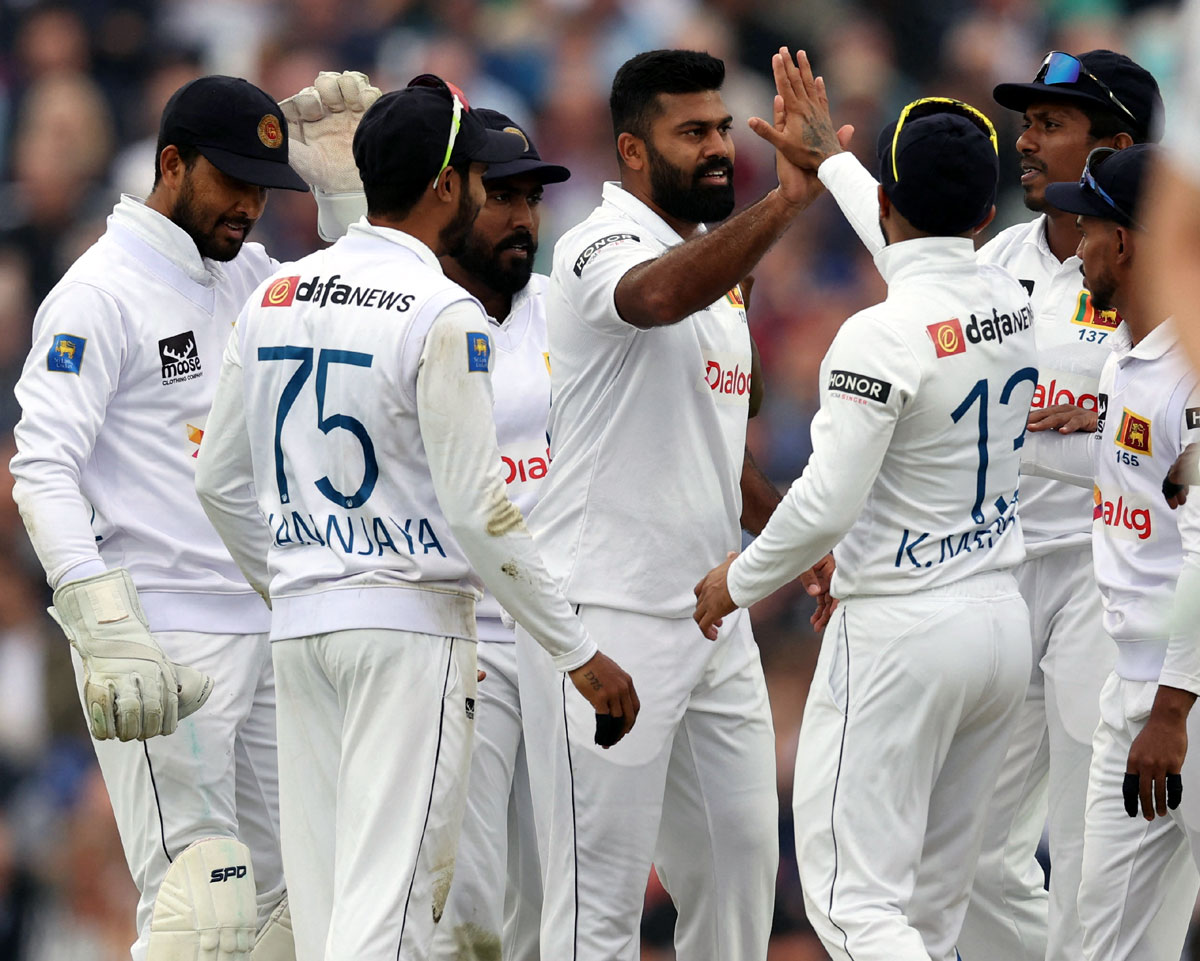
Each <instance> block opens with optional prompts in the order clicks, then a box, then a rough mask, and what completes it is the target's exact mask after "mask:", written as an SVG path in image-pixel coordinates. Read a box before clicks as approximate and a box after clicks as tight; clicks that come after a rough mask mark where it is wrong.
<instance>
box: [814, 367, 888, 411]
mask: <svg viewBox="0 0 1200 961" xmlns="http://www.w3.org/2000/svg"><path fill="white" fill-rule="evenodd" d="M829 389H830V390H831V391H833V392H834V393H835V394H839V395H840V396H842V397H843V398H845V399H846V400H854V401H856V402H857V403H860V404H861V403H862V402H863V401H864V400H873V401H875V402H876V403H877V404H886V403H887V400H888V397H889V396H891V393H892V385H891V384H889V383H888V382H887V381H886V380H880V379H879V378H877V377H868V376H867V375H866V374H856V373H854V372H853V371H849V370H831V371H830V372H829ZM850 395H852V396H850ZM858 398H862V400H858Z"/></svg>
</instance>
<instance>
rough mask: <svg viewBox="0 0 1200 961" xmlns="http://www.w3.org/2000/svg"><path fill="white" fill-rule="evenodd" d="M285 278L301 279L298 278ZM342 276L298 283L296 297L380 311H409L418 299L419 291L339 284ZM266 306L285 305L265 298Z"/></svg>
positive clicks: (303, 301)
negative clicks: (268, 301)
mask: <svg viewBox="0 0 1200 961" xmlns="http://www.w3.org/2000/svg"><path fill="white" fill-rule="evenodd" d="M284 279H285V280H292V279H295V280H299V278H298V277H297V278H291V277H285V278H284ZM341 279H342V275H341V274H334V275H333V276H332V277H330V278H329V279H328V280H322V279H321V278H320V276H319V275H318V276H316V277H314V278H313V279H312V280H306V281H304V283H298V284H296V293H295V298H296V300H298V301H300V302H301V303H311V304H316V305H317V306H318V307H324V306H325V305H326V304H338V305H342V304H345V305H346V306H349V307H374V308H376V309H377V310H395V311H399V312H400V313H404V312H405V311H407V310H408V309H409V308H410V307H411V306H412V303H413V301H414V300H416V299H417V295H416V294H402V293H400V292H398V291H395V290H384V289H383V288H382V287H352V286H350V285H349V284H342V283H338V281H340V280H341ZM272 286H273V285H272ZM268 292H269V291H268ZM264 306H277V307H278V306H285V305H283V304H266V303H265V301H264Z"/></svg>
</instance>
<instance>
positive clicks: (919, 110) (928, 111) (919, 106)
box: [892, 97, 1000, 183]
mask: <svg viewBox="0 0 1200 961" xmlns="http://www.w3.org/2000/svg"><path fill="white" fill-rule="evenodd" d="M935 113H956V114H960V115H961V116H964V117H966V118H967V119H968V120H970V121H971V122H972V123H973V124H975V126H976V127H978V128H979V129H980V130H981V131H983V132H984V133H985V134H987V137H988V139H989V140H990V141H991V142H992V149H993V150H995V151H996V155H997V156H999V155H1000V144H999V141H998V140H997V139H996V128H995V127H993V126H992V122H991V121H990V120H988V118H987V114H985V113H984V112H983V111H981V110H978V109H976V108H975V107H972V106H971V105H970V104H969V103H963V101H961V100H954V99H952V98H950V97H921V98H920V99H919V100H914V101H913V102H912V103H910V104H908V105H907V106H906V107H905V108H904V109H903V110H901V111H900V119H899V120H897V121H896V129H895V131H894V132H893V133H892V179H893V180H894V181H896V183H899V182H900V168H899V167H898V166H897V162H896V146H897V145H898V144H899V143H900V131H901V130H903V129H904V124H905V123H906V122H907V121H909V120H920V119H921V118H922V117H928V116H931V115H932V114H935Z"/></svg>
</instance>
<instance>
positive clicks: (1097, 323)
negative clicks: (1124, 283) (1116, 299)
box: [1071, 290, 1121, 330]
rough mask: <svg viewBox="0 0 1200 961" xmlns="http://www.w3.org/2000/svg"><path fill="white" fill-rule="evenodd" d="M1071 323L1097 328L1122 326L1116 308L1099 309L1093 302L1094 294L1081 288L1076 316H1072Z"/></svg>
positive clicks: (1110, 328)
mask: <svg viewBox="0 0 1200 961" xmlns="http://www.w3.org/2000/svg"><path fill="white" fill-rule="evenodd" d="M1071 323H1073V324H1079V326H1080V327H1091V328H1093V329H1095V330H1116V329H1117V328H1118V327H1119V326H1121V315H1120V314H1118V313H1117V312H1116V311H1115V310H1097V309H1096V307H1095V306H1094V305H1093V304H1092V295H1091V294H1090V293H1088V292H1087V291H1086V290H1081V291H1080V292H1079V297H1078V299H1077V300H1076V301H1075V316H1073V317H1072V318H1071Z"/></svg>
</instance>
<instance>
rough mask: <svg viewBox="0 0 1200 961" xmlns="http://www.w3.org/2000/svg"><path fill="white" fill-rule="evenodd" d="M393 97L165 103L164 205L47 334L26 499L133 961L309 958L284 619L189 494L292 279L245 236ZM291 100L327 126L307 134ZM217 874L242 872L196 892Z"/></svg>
mask: <svg viewBox="0 0 1200 961" xmlns="http://www.w3.org/2000/svg"><path fill="white" fill-rule="evenodd" d="M318 88H319V89H318ZM378 94H379V91H378V90H376V89H375V88H373V87H371V86H370V82H369V81H368V80H367V78H366V77H365V76H363V75H362V74H353V73H346V74H336V73H326V74H322V75H321V76H320V77H318V78H317V81H316V86H314V87H313V88H307V89H306V90H305V91H302V92H301V93H300V94H298V95H297V96H296V97H295V98H289V100H287V101H285V102H284V104H283V105H282V106H281V105H277V104H276V103H275V101H274V100H273V99H272V98H271V97H269V96H268V95H267V94H266V93H264V92H263V91H262V90H260V89H258V88H257V87H255V86H254V85H252V84H250V83H247V82H246V81H245V80H239V79H235V78H233V77H221V76H210V77H202V78H199V79H197V80H194V81H191V82H190V83H188V84H185V85H184V86H183V87H181V88H180V89H179V90H178V91H176V92H175V93H174V94H173V95H172V97H171V98H170V100H169V101H168V102H167V104H166V107H165V109H164V110H163V114H162V120H161V125H160V128H159V136H158V145H157V149H156V151H155V177H154V185H153V189H152V191H151V193H150V195H149V196H148V197H147V198H146V200H145V202H142V201H141V200H139V199H137V198H135V197H131V196H128V195H126V196H124V197H122V198H121V200H120V202H119V203H118V204H117V205H116V207H115V208H114V210H113V212H112V215H111V216H110V217H109V219H108V225H107V229H106V231H105V233H104V235H103V236H102V237H101V238H100V239H99V240H98V241H97V242H96V243H95V244H94V245H93V246H92V247H91V248H90V249H89V250H88V251H87V252H86V253H84V254H83V255H82V256H81V257H80V258H79V260H77V261H76V262H75V263H74V264H73V265H72V266H71V268H70V269H69V270H68V271H67V272H66V274H65V276H64V277H63V278H62V279H61V280H60V281H59V283H58V284H57V285H56V286H55V287H54V289H53V290H52V291H51V293H50V294H49V296H48V297H47V298H46V300H45V301H44V302H43V304H42V305H41V308H40V309H39V311H38V314H37V317H36V319H35V321H34V330H33V349H32V352H31V353H30V355H29V359H28V361H27V364H26V367H25V371H24V373H23V374H22V376H21V380H20V382H19V384H18V385H17V389H16V393H17V396H18V399H19V400H20V403H21V407H22V416H21V422H20V424H18V426H17V428H16V442H17V449H18V453H17V455H16V457H15V458H14V460H13V464H12V471H13V475H14V477H15V481H16V483H15V486H14V490H13V496H14V498H15V499H16V501H17V503H18V504H19V505H20V508H21V512H22V515H23V517H24V519H25V522H26V524H27V527H28V531H29V535H30V540H31V541H32V542H33V545H34V547H35V549H36V550H37V552H38V556H39V558H40V560H41V561H42V564H43V566H44V567H45V569H46V574H47V579H48V580H49V582H50V585H51V587H53V588H54V589H55V592H54V603H55V610H56V611H57V616H58V617H59V620H60V623H61V624H62V625H63V628H64V631H65V632H66V634H67V635H68V637H69V638H70V640H71V643H72V646H73V647H74V649H75V652H76V655H77V656H76V666H77V669H78V671H79V680H80V688H81V700H82V701H83V703H84V707H85V714H86V716H87V718H88V721H89V723H90V726H91V729H92V733H93V736H94V737H95V738H96V741H95V750H96V756H97V758H98V760H99V763H100V770H101V772H102V774H103V776H104V781H105V785H106V786H107V788H108V792H109V796H110V798H111V800H112V807H113V813H114V815H115V817H116V820H117V824H118V827H119V828H120V833H121V841H122V844H123V845H124V848H125V855H126V859H127V861H128V864H129V868H130V872H131V874H132V875H133V877H134V879H135V881H136V883H137V886H138V889H139V893H140V898H139V903H138V911H137V941H136V943H135V944H134V945H133V948H132V956H133V958H134V959H136V961H143V959H149V961H158V959H162V958H166V957H180V956H184V955H185V954H186V956H188V957H192V956H193V955H194V954H196V953H200V952H202V950H207V949H206V948H205V949H202V948H201V947H200V942H201V941H203V942H204V943H205V944H206V945H207V944H208V943H209V940H208V939H210V938H211V939H212V943H213V944H215V943H216V940H217V936H218V935H219V940H220V941H221V943H222V945H227V944H228V945H241V946H242V948H243V949H246V950H248V949H249V945H250V944H251V943H254V941H255V938H256V934H257V936H258V942H257V944H256V945H255V947H254V949H253V952H252V956H253V957H254V958H255V959H258V961H282V959H290V958H292V957H294V954H293V947H292V935H291V929H290V922H289V921H288V918H287V898H286V895H285V892H284V877H283V867H282V863H281V855H280V843H279V808H278V794H277V788H278V774H277V771H276V745H275V682H274V676H273V673H272V669H271V655H270V646H269V643H268V637H267V630H268V627H269V624H270V611H269V610H268V609H267V607H266V605H265V604H264V603H263V601H262V598H260V597H259V596H258V595H257V594H256V593H255V591H254V589H253V588H252V587H251V586H250V585H249V584H248V583H247V582H246V579H245V577H244V576H243V575H242V574H241V572H240V571H239V570H238V568H237V565H236V564H235V563H234V561H233V559H232V557H231V556H230V554H229V551H228V550H227V549H226V548H225V546H224V544H222V543H221V540H220V538H219V537H218V536H217V534H216V532H215V531H214V530H213V529H212V527H211V525H210V524H209V523H208V520H207V518H206V517H205V516H204V512H203V511H202V510H201V508H200V502H199V501H198V500H197V498H196V497H195V494H194V492H193V484H194V474H195V467H196V464H197V460H196V454H197V452H198V447H199V444H200V440H201V438H202V437H203V436H204V428H205V418H206V417H207V415H208V410H209V405H210V404H211V402H212V398H213V394H214V392H215V390H216V381H217V371H218V369H219V365H220V357H221V352H222V350H223V349H224V347H225V342H226V340H227V339H228V337H229V331H230V325H231V324H232V322H233V321H234V320H235V319H236V317H237V315H238V312H239V311H240V310H241V309H242V305H243V304H244V303H245V300H246V298H247V297H248V296H249V295H250V293H251V291H253V290H254V288H255V286H256V285H258V284H259V283H260V282H261V281H262V280H263V279H264V278H266V277H267V276H269V275H270V274H271V272H272V271H273V270H274V269H275V267H276V266H277V265H276V263H275V261H273V260H272V259H271V258H270V257H269V256H268V255H267V253H266V251H264V250H263V248H262V247H261V246H260V245H258V244H254V243H250V244H247V243H246V238H247V236H248V235H249V234H250V232H251V230H252V229H253V227H254V224H255V223H256V222H257V220H258V218H259V216H260V215H261V214H262V211H263V207H264V205H265V204H266V201H267V194H268V191H269V190H271V189H285V190H307V189H308V187H309V184H310V183H311V184H312V185H313V186H314V187H315V188H317V189H318V190H319V191H320V190H324V189H326V188H328V187H330V186H331V185H332V183H333V181H334V180H336V178H337V177H338V176H340V175H342V174H343V173H344V172H345V170H346V169H347V168H349V169H350V170H351V171H353V159H352V157H351V154H350V137H351V135H352V133H353V130H354V125H355V124H356V123H357V122H358V119H359V118H360V117H361V116H362V113H363V110H364V109H365V108H366V107H367V106H369V105H370V103H371V102H372V100H373V99H374V98H375V97H376V96H378ZM299 102H304V103H307V104H311V103H316V102H319V103H322V104H324V105H325V106H327V107H329V108H330V111H331V112H330V114H329V116H327V117H326V118H324V119H323V120H322V121H321V122H319V123H307V122H301V121H300V120H299V117H298V115H296V113H295V110H296V105H297V103H299ZM289 119H293V120H295V121H296V122H295V123H289ZM289 161H290V165H289ZM317 161H319V162H317ZM293 167H294V168H295V169H293ZM297 171H299V173H298V172H297ZM300 173H304V174H305V175H306V177H307V182H306V179H305V177H302V176H300ZM185 665H186V666H185ZM210 692H214V693H213V696H212V697H211V698H209V697H208V695H209V693H210ZM206 699H207V704H206V703H205V700H206ZM202 706H203V709H202V710H201V707H202ZM189 715H191V716H189ZM172 732H175V733H174V735H173V736H165V735H172ZM235 758H236V763H235ZM206 865H207V866H208V868H209V869H216V868H218V867H221V868H224V867H226V866H230V865H232V866H233V867H234V871H233V874H232V875H230V876H228V877H227V878H225V879H224V882H223V883H222V884H221V885H219V886H217V885H214V886H213V888H212V889H211V890H210V889H208V888H207V885H204V886H199V887H193V886H191V884H190V881H189V879H190V878H192V877H194V876H196V875H195V874H194V872H196V871H198V870H199V871H203V873H204V874H207V873H208V871H207V870H204V868H205V866H206ZM218 888H219V890H220V894H219V895H218V894H217V889H218ZM206 892H207V893H206ZM160 895H161V896H160ZM176 952H178V953H176ZM223 956H226V957H228V956H229V955H223ZM240 956H245V955H244V954H243V955H240Z"/></svg>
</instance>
